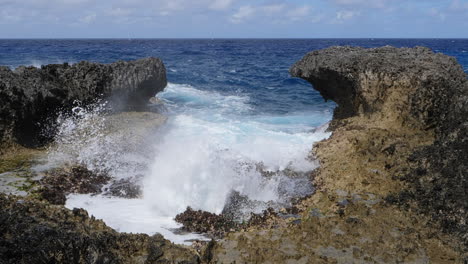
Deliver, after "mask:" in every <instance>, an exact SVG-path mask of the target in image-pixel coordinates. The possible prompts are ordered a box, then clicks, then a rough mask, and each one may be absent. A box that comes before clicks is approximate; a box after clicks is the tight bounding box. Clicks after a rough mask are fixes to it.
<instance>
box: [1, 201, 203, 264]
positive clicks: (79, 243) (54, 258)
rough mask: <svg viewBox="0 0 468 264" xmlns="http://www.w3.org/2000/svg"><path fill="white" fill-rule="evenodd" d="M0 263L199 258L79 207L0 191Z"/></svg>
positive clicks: (157, 237)
mask: <svg viewBox="0 0 468 264" xmlns="http://www.w3.org/2000/svg"><path fill="white" fill-rule="evenodd" d="M0 209H1V210H0V262H1V263H5V264H8V263H12V264H13V263H15V264H16V263H135V264H137V263H142V264H143V263H186V264H189V263H199V262H200V260H199V257H198V255H197V254H196V252H195V251H193V250H191V249H189V248H186V247H182V246H176V245H174V244H172V243H171V242H170V241H168V240H165V239H164V238H163V237H162V236H161V235H159V234H157V235H154V236H148V235H144V234H125V233H118V232H116V231H115V230H113V229H111V228H109V227H107V226H106V225H105V224H104V223H103V222H102V221H101V220H96V219H94V217H89V216H88V213H87V212H86V211H85V210H83V209H74V210H68V209H66V208H64V207H62V206H54V205H50V204H48V203H45V202H40V201H38V200H31V199H18V198H17V197H14V196H9V197H7V196H5V195H4V194H0Z"/></svg>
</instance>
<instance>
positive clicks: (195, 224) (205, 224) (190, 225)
mask: <svg viewBox="0 0 468 264" xmlns="http://www.w3.org/2000/svg"><path fill="white" fill-rule="evenodd" d="M175 221H176V222H178V223H181V224H182V225H183V230H184V231H189V232H195V233H204V234H206V235H207V236H209V237H211V238H221V237H223V236H224V235H225V234H226V233H227V232H230V231H234V230H236V229H238V228H239V227H240V224H239V223H236V222H235V221H234V220H233V219H232V218H229V217H228V216H225V215H223V214H220V215H217V214H214V213H210V212H206V211H201V210H193V209H192V208H190V207H187V209H186V210H185V211H184V212H183V213H180V214H178V215H177V216H176V217H175Z"/></svg>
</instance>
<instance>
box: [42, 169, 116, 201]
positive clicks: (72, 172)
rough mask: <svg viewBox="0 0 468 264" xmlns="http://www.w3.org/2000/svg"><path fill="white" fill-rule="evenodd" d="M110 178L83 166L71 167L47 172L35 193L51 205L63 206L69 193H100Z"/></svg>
mask: <svg viewBox="0 0 468 264" xmlns="http://www.w3.org/2000/svg"><path fill="white" fill-rule="evenodd" d="M110 179H111V177H110V176H109V175H108V174H106V173H105V172H100V173H96V172H93V171H90V170H88V169H87V168H85V167H83V166H71V167H65V168H59V169H53V170H51V171H48V172H47V173H46V174H45V176H44V177H43V178H42V179H41V180H40V181H39V183H40V185H41V188H40V189H39V190H37V193H38V194H39V195H40V196H41V197H42V198H43V199H45V200H47V201H49V202H50V203H52V204H62V205H63V204H65V201H66V198H65V196H66V195H67V194H70V193H81V194H88V193H100V192H101V188H102V187H103V186H104V184H106V183H107V182H109V180H110Z"/></svg>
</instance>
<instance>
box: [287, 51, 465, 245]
mask: <svg viewBox="0 0 468 264" xmlns="http://www.w3.org/2000/svg"><path fill="white" fill-rule="evenodd" d="M291 74H292V75H293V76H296V77H300V78H303V79H305V80H307V81H309V82H310V83H312V84H313V87H314V88H315V89H317V90H318V91H320V93H321V94H322V95H323V96H324V97H325V98H326V99H331V100H333V101H335V102H336V103H337V104H338V107H337V108H336V110H335V113H334V120H333V122H334V123H333V126H332V127H334V128H335V130H339V129H338V127H340V126H343V129H342V130H345V129H348V130H350V129H352V128H351V124H352V123H354V125H357V124H358V123H359V121H358V120H357V119H356V118H354V119H350V117H360V118H361V120H362V121H365V123H367V124H361V126H362V127H363V128H366V127H367V128H368V127H370V126H373V128H374V131H372V132H370V131H368V132H366V134H365V135H363V136H365V137H366V139H365V140H367V141H380V142H373V143H372V144H373V145H372V146H370V145H367V146H365V147H366V148H367V149H362V151H367V152H371V151H372V149H373V148H374V149H376V148H377V147H379V146H380V147H381V148H380V150H381V153H380V154H379V155H381V154H383V155H381V158H382V161H384V162H386V163H387V164H386V167H385V166H384V168H382V170H381V169H378V171H385V170H387V171H388V172H389V173H386V177H387V178H392V177H393V178H398V179H400V180H403V181H404V182H406V183H409V186H408V188H406V186H405V187H400V188H397V189H394V190H392V191H393V192H391V194H392V196H393V199H392V200H395V199H394V198H395V197H396V198H397V200H399V201H400V202H402V201H403V200H404V201H405V202H410V201H416V202H418V205H419V209H420V210H422V211H423V212H426V213H429V214H430V215H432V217H433V219H436V220H439V221H440V222H441V223H442V226H443V227H444V228H445V230H446V231H449V232H454V233H457V234H458V235H460V236H461V237H462V238H463V239H464V241H465V243H466V244H467V245H468V235H467V234H468V223H467V222H466V219H468V192H467V190H468V174H467V171H468V165H467V164H468V119H467V118H466V117H467V116H468V81H467V77H466V74H465V73H464V71H463V68H462V67H461V66H460V65H459V64H458V63H457V61H456V60H455V58H452V57H449V56H446V55H443V54H437V53H433V52H432V51H431V50H430V49H427V48H423V47H416V48H401V49H398V48H393V47H383V48H375V49H363V48H353V47H333V48H329V49H325V50H320V51H314V52H311V53H309V54H307V55H306V56H305V57H304V58H303V59H302V60H301V61H299V62H298V63H296V64H295V65H294V66H293V67H292V68H291ZM395 128H396V129H398V130H399V131H395ZM378 129H380V130H381V132H382V133H380V134H379V133H377V132H376V131H377V130H378ZM357 130H359V129H357ZM363 130H365V129H363ZM339 136H340V133H338V135H336V136H335V137H339ZM392 138H393V139H392ZM396 138H398V140H396ZM348 139H349V137H348ZM418 140H420V141H421V142H416V141H418ZM385 141H386V142H385ZM391 141H393V142H391ZM382 142H385V143H384V144H387V145H386V146H384V145H382ZM403 148H405V150H404V151H402V149H403ZM377 156H378V155H375V156H374V157H377ZM358 162H359V161H358ZM360 166H361V167H364V166H365V165H363V164H362V162H361V164H360ZM389 167H396V168H397V169H398V170H399V171H398V172H396V171H394V170H393V171H392V170H391V169H390V170H389ZM368 169H374V170H375V169H376V168H370V167H369V168H368ZM381 183H383V182H376V183H375V184H374V185H379V184H381Z"/></svg>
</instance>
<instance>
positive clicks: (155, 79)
mask: <svg viewBox="0 0 468 264" xmlns="http://www.w3.org/2000/svg"><path fill="white" fill-rule="evenodd" d="M166 84H167V80H166V70H165V67H164V64H163V63H162V61H161V60H160V59H157V58H145V59H141V60H136V61H130V62H124V61H119V62H115V63H112V64H98V63H91V62H85V61H84V62H80V63H77V64H74V65H72V66H70V65H68V64H63V65H58V64H52V65H46V66H42V67H41V68H40V69H38V68H35V67H24V66H21V67H18V68H17V69H16V70H14V71H12V70H10V69H9V68H8V67H0V143H6V142H16V143H19V144H21V145H23V146H29V147H35V146H38V145H42V144H43V143H45V142H47V141H48V140H50V139H51V137H52V136H53V132H54V131H53V126H52V124H53V122H54V121H55V119H56V117H57V114H58V112H60V111H69V110H70V108H71V107H72V106H73V105H74V104H75V103H76V102H80V104H81V105H87V104H89V103H94V102H96V100H97V99H102V98H105V99H108V100H109V101H110V105H111V107H112V108H113V109H114V110H115V111H121V110H140V109H142V108H145V107H146V105H147V104H148V100H149V99H150V98H151V97H152V96H154V95H155V94H156V93H158V92H160V91H162V90H163V89H164V87H165V86H166ZM47 129H49V130H52V131H47ZM44 131H46V132H44Z"/></svg>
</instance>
